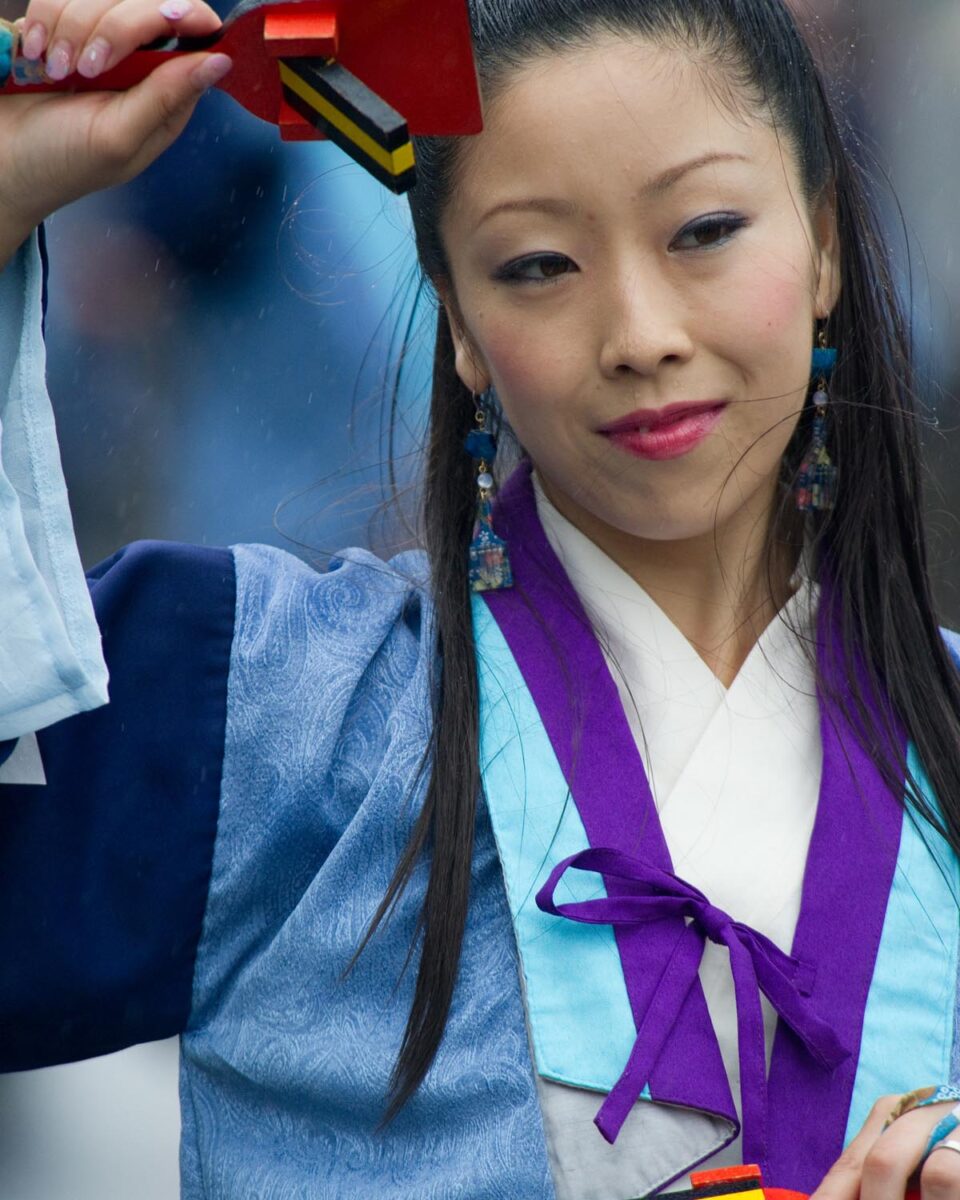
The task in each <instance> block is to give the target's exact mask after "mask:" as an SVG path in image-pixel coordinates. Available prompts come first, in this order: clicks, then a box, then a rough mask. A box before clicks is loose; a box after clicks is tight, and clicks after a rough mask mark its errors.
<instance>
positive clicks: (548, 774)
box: [473, 597, 636, 1092]
mask: <svg viewBox="0 0 960 1200" xmlns="http://www.w3.org/2000/svg"><path fill="white" fill-rule="evenodd" d="M473 621H474V636H475V640H476V647H477V664H478V671H479V680H480V765H481V770H482V772H483V784H484V790H485V793H486V798H487V806H488V808H489V811H490V818H491V821H492V823H493V830H494V834H495V835H496V839H497V849H498V850H499V853H500V862H501V865H502V867H503V875H504V880H505V883H506V889H507V898H508V900H509V903H510V912H511V915H512V917H513V925H514V931H515V933H516V937H517V943H518V946H519V950H520V960H521V964H522V968H523V975H524V980H525V985H526V997H527V1010H528V1013H529V1019H530V1026H531V1039H532V1041H533V1049H534V1056H535V1059H536V1064H537V1070H538V1072H539V1073H540V1074H541V1075H542V1076H544V1077H545V1078H547V1079H552V1080H554V1081H556V1082H558V1083H568V1084H572V1085H573V1086H575V1087H583V1088H591V1089H594V1090H596V1091H602V1092H608V1091H609V1090H610V1089H611V1088H612V1087H613V1085H614V1083H615V1082H616V1081H617V1079H618V1078H619V1077H620V1073H621V1071H622V1070H623V1064H624V1063H625V1062H626V1061H627V1059H628V1058H629V1056H630V1052H631V1050H632V1049H633V1043H634V1041H635V1039H636V1029H635V1026H634V1021H633V1013H632V1012H631V1009H630V1001H629V999H628V996H627V989H626V984H625V983H624V979H623V971H622V968H621V966H620V955H619V953H618V951H617V945H616V940H615V938H614V934H613V930H612V929H611V928H610V926H608V925H581V924H578V923H576V922H574V921H558V920H556V918H554V917H550V916H547V915H546V914H545V913H542V912H541V911H540V910H539V909H538V908H537V906H536V903H535V900H534V897H535V895H536V893H537V891H538V889H539V888H540V886H541V885H542V884H543V883H544V882H545V881H546V879H547V876H548V875H549V874H550V871H551V870H552V868H553V867H554V866H555V865H556V864H557V863H558V862H559V861H560V860H561V859H564V858H566V857H568V856H569V855H571V854H576V853H577V852H578V851H580V850H584V849H586V848H587V846H588V844H589V843H588V841H587V835H586V833H585V832H584V828H583V824H582V822H581V820H580V816H579V814H578V812H577V808H576V805H575V804H574V802H573V799H572V797H571V796H570V793H569V790H568V788H567V783H566V780H565V779H564V776H563V772H562V771H561V769H560V764H559V763H558V762H557V757H556V755H555V753H554V751H553V747H552V745H551V744H550V739H549V737H548V736H547V732H546V730H545V729H544V727H543V722H542V721H541V719H540V714H539V713H538V712H537V708H536V706H535V704H534V702H533V698H532V697H531V695H530V692H529V691H528V689H527V686H526V683H525V682H524V680H523V676H522V675H521V673H520V670H519V668H518V667H517V664H516V662H515V660H514V658H513V655H512V654H511V652H510V648H509V646H508V645H507V643H506V641H505V640H504V637H503V634H502V633H501V632H500V628H499V626H498V625H497V623H496V622H495V621H494V619H493V617H492V616H491V615H490V611H489V609H488V608H487V606H486V604H485V603H484V602H483V600H482V599H481V598H479V597H475V598H474V602H473ZM592 879H593V880H595V883H592V882H591V877H589V876H586V875H585V874H584V873H583V872H579V871H571V872H570V873H569V874H568V875H566V876H565V877H564V880H563V881H562V883H561V885H560V887H559V888H558V889H557V898H558V899H559V900H562V901H564V902H569V901H573V900H587V899H590V898H592V897H595V896H603V895H605V891H604V887H603V882H602V880H601V879H600V877H599V876H594V877H592Z"/></svg>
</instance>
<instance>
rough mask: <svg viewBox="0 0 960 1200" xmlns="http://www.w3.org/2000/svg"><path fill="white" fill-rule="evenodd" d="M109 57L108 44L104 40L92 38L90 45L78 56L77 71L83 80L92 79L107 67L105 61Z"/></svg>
mask: <svg viewBox="0 0 960 1200" xmlns="http://www.w3.org/2000/svg"><path fill="white" fill-rule="evenodd" d="M109 57H110V43H109V42H108V41H107V40H106V38H102V37H97V38H94V39H93V41H92V42H91V43H90V45H89V46H88V47H87V48H86V50H84V52H83V53H82V54H81V55H80V60H79V62H78V63H77V71H78V73H79V74H81V75H82V76H83V77H84V78H85V79H93V78H95V77H96V76H97V75H99V74H100V72H101V71H102V70H103V68H104V67H105V66H106V65H107V59H108V58H109Z"/></svg>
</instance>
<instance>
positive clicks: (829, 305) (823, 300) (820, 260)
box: [813, 183, 840, 320]
mask: <svg viewBox="0 0 960 1200" xmlns="http://www.w3.org/2000/svg"><path fill="white" fill-rule="evenodd" d="M813 235H814V239H815V248H816V252H817V267H818V269H817V295H816V301H815V309H816V316H817V319H818V320H825V319H826V318H827V317H829V316H830V314H831V313H832V312H833V310H834V308H836V305H837V301H838V300H839V299H840V236H839V233H838V231H837V190H836V187H835V186H834V184H833V183H830V184H828V185H827V187H826V188H824V191H823V195H822V196H821V198H820V201H819V203H818V204H817V207H816V210H815V211H814V214H813Z"/></svg>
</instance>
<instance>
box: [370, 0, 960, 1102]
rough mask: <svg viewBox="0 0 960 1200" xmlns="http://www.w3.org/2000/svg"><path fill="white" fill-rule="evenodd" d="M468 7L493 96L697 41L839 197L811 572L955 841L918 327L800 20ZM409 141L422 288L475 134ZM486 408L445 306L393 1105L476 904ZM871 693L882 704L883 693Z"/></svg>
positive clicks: (885, 767) (807, 413)
mask: <svg viewBox="0 0 960 1200" xmlns="http://www.w3.org/2000/svg"><path fill="white" fill-rule="evenodd" d="M470 8H471V20H472V28H473V37H474V49H475V55H476V61H477V67H478V72H479V77H480V83H481V91H482V94H483V96H484V100H485V102H486V103H488V104H489V102H490V101H491V99H493V98H494V97H495V96H496V95H497V92H498V89H500V88H502V87H503V86H504V85H505V84H506V83H508V82H509V79H510V75H511V72H513V71H515V70H516V69H517V68H518V67H520V66H522V65H524V64H525V63H527V62H529V61H530V60H531V59H533V58H536V57H539V56H543V55H551V54H558V53H564V52H567V51H569V50H571V49H575V48H577V47H581V46H583V45H584V44H585V43H586V42H588V41H589V40H590V39H591V38H593V37H595V36H596V35H597V34H600V33H610V32H612V33H614V34H617V35H628V36H635V37H640V38H643V39H647V40H650V41H653V42H654V43H658V44H669V45H676V46H681V47H686V48H689V49H690V50H691V52H693V53H695V54H696V55H697V56H698V57H700V58H701V59H702V60H706V61H709V62H712V63H714V64H716V65H717V66H719V67H720V68H722V69H723V70H724V71H725V72H726V78H727V79H728V80H729V81H730V82H731V83H733V84H734V85H735V88H734V91H735V92H736V94H737V95H739V96H742V98H743V100H744V102H745V103H748V104H750V103H753V104H754V105H755V107H756V109H757V111H758V112H762V113H764V114H766V115H767V117H768V119H769V120H771V121H772V122H773V123H774V125H775V127H776V129H777V131H778V133H779V134H780V136H781V137H783V138H784V139H786V140H787V142H788V144H789V145H790V147H791V149H792V150H793V152H794V154H795V156H796V160H797V162H798V164H799V169H800V175H801V180H802V184H803V189H804V192H805V199H806V200H807V202H808V203H809V204H810V205H811V206H812V205H813V204H814V203H815V202H816V201H817V200H818V199H819V198H822V197H823V196H824V195H825V194H827V193H828V191H829V192H832V194H833V195H835V203H836V219H837V227H838V232H839V238H840V244H841V292H840V298H839V302H838V304H837V306H836V308H835V311H834V312H833V314H832V316H831V318H830V323H829V328H828V335H829V341H830V343H831V344H832V345H836V346H839V347H840V348H841V355H840V362H839V366H838V368H837V371H836V373H835V375H834V377H833V379H832V381H831V393H832V404H831V416H832V420H831V427H830V444H829V449H830V453H831V455H832V457H833V459H834V461H835V462H837V463H838V464H839V466H840V475H839V488H838V496H837V503H836V508H835V509H834V511H833V512H831V513H821V514H817V515H816V516H814V517H811V518H810V523H811V528H810V529H809V530H808V536H810V537H812V540H813V547H814V563H815V567H814V574H815V575H816V576H818V577H819V578H821V579H825V578H826V577H827V576H829V582H830V587H829V592H828V593H825V594H829V596H830V597H831V598H832V603H833V605H834V606H835V608H836V612H835V626H836V628H837V629H839V631H840V636H839V637H838V638H837V639H836V645H835V646H834V648H833V651H834V653H835V654H837V655H839V656H841V665H842V667H843V674H844V677H845V678H846V679H847V680H848V681H849V690H847V689H845V694H844V695H842V696H838V697H837V699H838V700H839V702H840V703H841V704H842V706H843V708H844V711H845V712H846V715H847V717H848V719H849V720H850V722H851V724H852V726H853V728H854V729H855V730H856V731H857V735H858V736H859V737H860V738H861V740H862V741H863V743H864V745H865V746H866V748H867V749H868V751H870V752H871V753H872V754H873V756H874V757H875V759H876V760H877V761H878V763H879V765H880V766H881V769H882V771H883V772H884V774H885V776H886V778H887V782H888V783H889V784H890V786H891V787H892V788H893V789H895V790H897V791H898V794H899V795H903V783H904V779H905V778H906V780H907V788H906V795H907V801H906V802H907V804H908V808H909V809H910V811H911V812H912V813H913V814H915V815H917V816H919V817H921V818H923V819H924V820H926V821H929V822H930V823H931V824H932V825H933V826H934V827H935V828H938V829H939V830H940V831H941V832H942V833H943V834H944V835H945V836H946V838H947V839H948V841H949V843H950V845H951V846H952V847H953V849H954V850H955V851H960V687H958V682H957V673H956V671H955V669H954V666H953V664H952V661H951V659H950V657H949V654H948V652H947V650H946V648H945V645H944V642H943V640H942V637H941V635H940V632H939V630H938V627H937V620H936V617H935V613H934V606H933V600H932V595H931V588H930V583H929V577H928V569H927V557H926V544H925V535H924V529H923V516H922V514H923V503H922V495H921V469H920V459H919V445H918V432H917V415H916V411H917V405H916V400H915V385H914V378H913V372H912V368H911V355H910V345H909V335H908V329H907V322H906V321H905V319H904V316H903V314H902V312H901V311H900V308H899V306H898V301H897V296H896V293H895V288H894V285H893V280H892V272H891V267H890V264H889V261H888V258H887V253H886V250H885V247H884V239H883V237H882V236H881V233H880V231H879V228H878V224H877V220H876V218H875V216H874V214H873V212H872V207H871V204H870V202H869V201H868V198H867V184H866V179H865V174H864V170H863V167H862V164H861V163H860V161H859V160H858V157H857V155H856V154H855V153H854V152H853V150H852V148H851V147H852V142H851V139H850V137H849V136H844V134H843V133H842V132H841V121H840V118H839V116H838V114H837V113H836V112H835V111H834V108H833V106H832V104H831V101H830V99H829V97H828V94H827V90H826V88H825V85H824V83H823V80H822V78H821V76H820V74H819V71H818V68H817V66H816V64H815V61H814V58H813V55H812V53H811V51H810V48H809V47H808V45H807V44H806V42H805V40H804V38H803V36H802V35H801V33H800V31H799V29H798V27H797V24H796V22H795V19H794V17H793V16H792V14H791V12H790V11H789V9H788V8H787V6H786V4H785V3H784V2H783V0H470ZM416 149H417V160H418V183H417V186H416V188H415V189H414V191H413V192H412V193H411V210H412V214H413V220H414V228H415V233H416V240H417V248H418V253H419V257H420V264H421V267H422V269H423V272H424V274H425V276H426V277H427V278H428V279H430V280H432V281H435V282H437V281H449V278H450V272H449V267H448V264H447V259H446V254H445V250H444V246H443V242H442V240H441V237H440V220H441V216H442V214H443V211H444V207H445V205H446V204H447V202H448V199H449V197H450V195H451V189H452V188H453V186H454V185H455V181H456V175H457V167H458V161H459V156H460V154H461V152H462V150H463V140H458V139H421V140H419V142H418V144H417V147H416ZM475 407H476V404H475V399H474V397H473V396H472V395H471V393H470V392H469V391H468V390H467V389H466V388H465V387H464V385H463V384H462V383H461V382H460V380H459V378H458V376H457V374H456V371H455V368H454V351H453V341H452V337H451V331H450V320H449V314H447V313H446V312H445V311H444V310H443V308H442V307H441V308H440V310H439V312H438V322H437V335H436V349H435V357H434V372H433V393H432V407H431V415H430V434H429V443H428V448H427V459H426V471H425V479H424V484H423V518H422V520H423V534H424V540H425V544H426V548H427V550H428V552H429V555H430V560H431V564H432V581H433V588H434V593H435V600H436V627H437V631H438V632H437V640H438V647H437V648H438V661H439V663H440V679H439V686H438V689H437V694H436V700H435V712H434V726H433V740H432V745H431V750H430V772H431V774H430V781H429V786H428V789H427V793H426V798H425V802H424V805H423V808H422V810H421V812H420V814H419V818H418V820H417V823H416V826H415V829H414V831H413V834H412V836H411V840H410V842H409V844H408V846H407V848H406V851H405V853H404V855H403V856H402V859H401V861H400V863H399V864H398V867H397V871H396V874H395V876H394V878H393V881H392V883H391V885H390V888H389V890H388V893H387V895H386V896H385V898H384V900H383V903H382V905H381V907H380V909H379V911H378V912H377V914H376V916H375V918H374V921H373V924H372V926H371V932H372V931H373V929H375V928H376V927H377V926H378V925H379V923H380V922H381V920H382V919H383V918H384V917H385V916H386V914H387V913H389V911H390V909H391V908H392V906H393V904H394V903H395V901H396V898H397V896H398V895H399V894H400V892H401V891H402V890H403V888H404V887H405V886H406V884H407V882H408V881H409V879H410V877H411V874H412V872H413V870H414V867H415V865H416V864H417V862H418V860H419V859H420V858H421V856H422V855H423V854H424V853H429V855H430V858H431V863H430V876H429V883H428V886H427V892H426V897H425V900H424V904H423V908H422V911H421V915H420V924H419V928H418V935H419V936H420V938H421V944H420V947H419V948H420V956H419V965H418V975H417V982H416V989H415V995H414V1000H413V1005H412V1008H411V1011H410V1016H409V1020H408V1023H407V1027H406V1033H405V1037H404V1040H403V1043H402V1046H401V1049H400V1053H399V1056H398V1059H397V1062H396V1066H395V1071H394V1076H393V1087H392V1093H391V1097H390V1105H389V1108H388V1116H391V1115H392V1114H394V1113H395V1112H396V1111H397V1110H398V1109H399V1108H400V1107H402V1105H403V1104H404V1103H405V1102H406V1101H407V1100H408V1099H409V1097H410V1096H411V1095H412V1093H413V1092H414V1091H415V1090H416V1088H417V1087H418V1086H419V1084H420V1082H421V1080H422V1079H423V1077H424V1075H425V1074H426V1072H427V1070H428V1069H429V1066H430V1064H431V1062H432V1060H433V1058H434V1056H435V1054H436V1051H437V1048H438V1046H439V1044H440V1040H441V1038H442V1036H443V1030H444V1027H445V1024H446V1020H447V1015H448V1012H449V1008H450V1003H451V999H452V996H453V991H454V987H455V984H456V978H457V969H458V963H459V959H460V950H461V944H462V940H463V931H464V927H465V922H466V915H467V905H468V901H469V888H470V870H471V857H472V850H473V838H474V827H475V822H476V815H477V800H478V797H479V796H480V795H481V786H482V785H481V779H480V769H479V761H478V758H479V730H478V723H479V698H478V687H477V674H476V666H475V661H474V644H473V637H472V624H471V609H470V591H469V583H468V576H467V547H468V544H469V541H470V537H471V530H472V522H473V515H474V504H475V485H474V481H473V470H472V463H471V461H470V459H469V458H468V456H467V455H466V454H465V453H464V451H463V448H462V447H463V442H464V438H465V436H466V434H467V432H468V431H469V429H470V428H471V426H472V423H473V419H474V411H475ZM810 428H811V405H810V403H809V401H808V403H807V405H806V407H805V409H804V411H803V413H802V414H801V416H800V420H799V422H798V425H797V429H796V433H795V435H794V437H793V439H792V441H791V443H790V445H789V447H788V449H787V451H786V454H785V456H784V478H785V480H786V481H787V482H789V480H790V479H791V477H792V476H794V475H795V474H796V472H797V470H798V467H799V463H800V460H801V457H802V453H803V450H804V448H805V446H806V445H807V444H808V442H809V438H810ZM781 515H782V514H781ZM774 524H776V520H775V522H774ZM771 545H772V539H771ZM855 666H856V667H859V671H858V670H857V669H855ZM818 682H819V683H820V685H821V686H825V681H824V680H822V679H821V680H819V681H818ZM878 696H879V697H882V702H881V703H880V704H879V705H878V704H876V703H875V702H874V703H871V697H872V698H873V699H874V701H875V700H876V697H878ZM898 727H902V728H903V729H904V730H905V732H906V734H907V735H908V737H909V738H910V739H911V740H912V741H913V743H914V744H915V745H916V747H917V750H918V752H919V757H920V760H921V762H922V763H923V764H924V767H925V769H926V772H927V775H928V778H929V781H930V784H931V786H932V790H933V793H934V795H935V796H936V797H937V798H938V801H939V809H940V812H939V813H938V812H937V811H936V810H935V808H933V807H932V806H931V804H930V803H929V802H928V801H927V800H926V799H925V797H924V795H923V793H922V791H921V788H920V781H919V780H917V779H914V778H912V777H911V775H910V772H909V771H908V769H907V764H906V762H904V761H903V753H902V749H901V748H900V746H901V745H902V743H900V742H899V741H898V736H897V729H898Z"/></svg>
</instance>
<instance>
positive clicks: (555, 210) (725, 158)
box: [477, 151, 749, 228]
mask: <svg viewBox="0 0 960 1200" xmlns="http://www.w3.org/2000/svg"><path fill="white" fill-rule="evenodd" d="M719 162H749V159H748V158H747V156H746V155H745V154H735V153H733V152H728V153H720V152H719V151H717V152H714V153H711V154H701V155H699V156H698V157H697V158H691V159H689V160H688V161H687V162H683V163H679V164H678V165H677V166H675V167H668V168H667V170H666V171H664V172H663V173H662V174H661V175H658V176H657V177H656V179H653V180H651V181H650V182H649V183H645V184H644V185H643V187H642V188H641V189H640V192H641V195H643V196H662V195H663V194H664V193H665V192H668V191H669V190H670V189H671V188H672V187H674V186H675V185H676V184H678V183H679V182H680V180H681V179H683V177H684V176H685V175H689V174H690V173H691V172H692V171H698V170H699V169H700V168H701V167H708V166H710V165H711V164H712V163H719ZM579 211H580V206H579V205H577V204H574V203H573V202H572V201H570V200H559V199H555V198H553V197H550V196H530V197H528V198H525V199H523V200H504V201H503V203H502V204H495V205H494V206H493V208H491V209H488V210H487V211H486V212H485V213H484V214H483V216H482V217H481V218H480V220H479V221H478V222H477V227H478V228H479V227H480V226H481V225H483V224H485V223H486V222H487V221H489V220H490V218H491V217H495V216H498V215H499V214H500V213H507V212H541V213H547V214H548V215H549V216H554V217H574V216H576V215H577V213H579Z"/></svg>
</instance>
